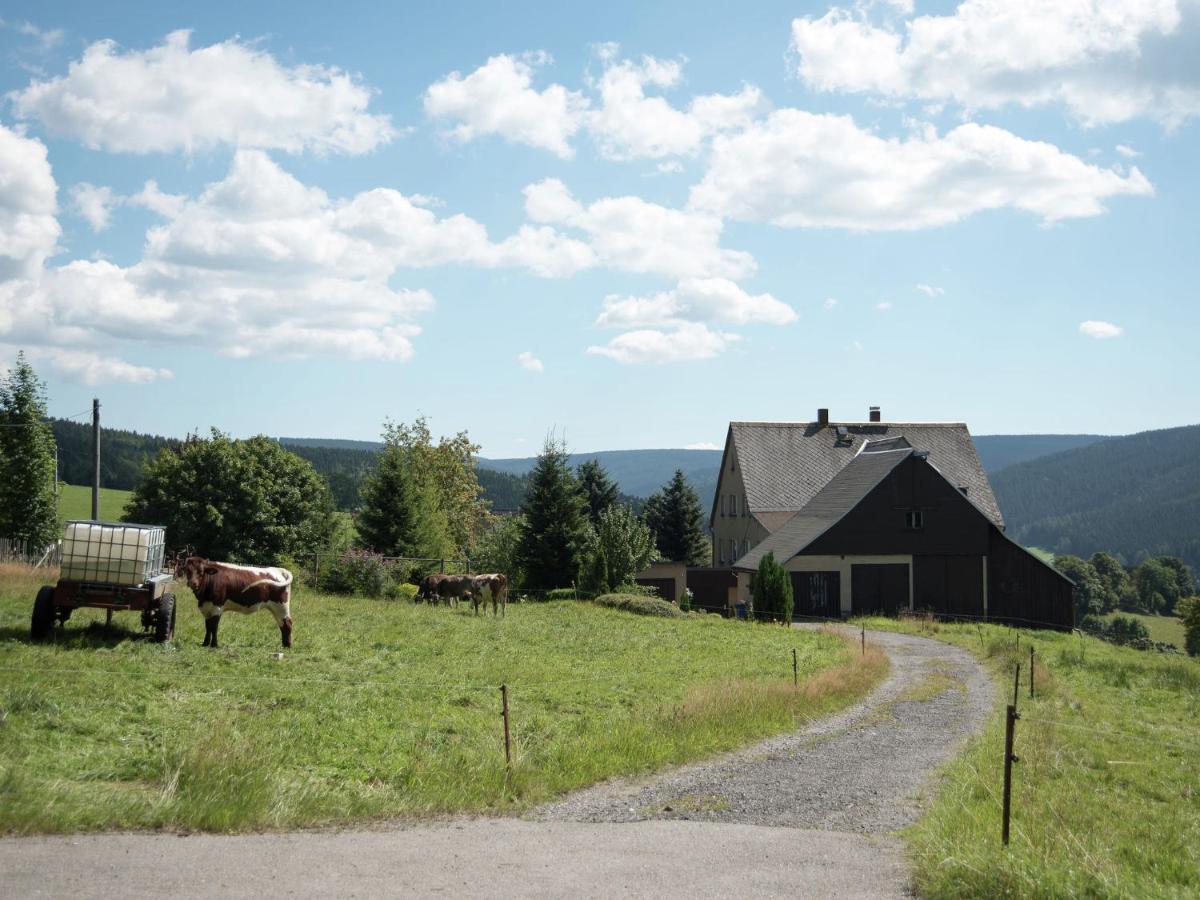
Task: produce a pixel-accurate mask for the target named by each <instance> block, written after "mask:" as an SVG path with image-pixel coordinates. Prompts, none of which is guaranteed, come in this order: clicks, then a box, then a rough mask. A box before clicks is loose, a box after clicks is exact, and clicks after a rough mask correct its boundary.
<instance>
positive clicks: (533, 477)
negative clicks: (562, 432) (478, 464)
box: [519, 437, 588, 589]
mask: <svg viewBox="0 0 1200 900" xmlns="http://www.w3.org/2000/svg"><path fill="white" fill-rule="evenodd" d="M585 505H586V504H585V500H584V496H583V492H582V491H581V490H580V488H579V482H577V481H576V480H575V478H574V476H573V475H572V474H571V468H570V466H569V465H568V463H567V450H566V447H565V446H564V445H563V444H562V443H561V442H559V441H556V440H554V438H553V437H548V438H546V443H545V445H544V446H543V447H542V452H541V454H540V455H539V456H538V459H537V463H536V464H535V465H534V467H533V472H532V473H530V478H529V490H528V491H527V492H526V494H525V500H524V501H523V502H522V504H521V514H522V516H524V519H525V522H524V526H523V528H522V531H521V543H520V550H519V556H520V560H521V569H522V570H523V572H524V573H525V584H526V586H527V587H530V588H534V589H537V588H556V587H567V586H568V585H570V584H571V583H572V582H575V581H578V580H579V575H580V570H581V568H582V566H583V563H584V561H585V555H586V550H587V541H588V527H587V518H586V513H585V511H584V510H585Z"/></svg>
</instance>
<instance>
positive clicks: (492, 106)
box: [425, 53, 588, 159]
mask: <svg viewBox="0 0 1200 900" xmlns="http://www.w3.org/2000/svg"><path fill="white" fill-rule="evenodd" d="M549 61H550V58H549V56H547V55H546V54H544V53H531V54H525V55H524V56H520V57H518V56H510V55H508V54H500V55H499V56H493V57H492V58H491V59H489V60H488V61H487V62H486V63H485V64H484V65H482V66H480V67H479V68H478V69H476V70H475V71H474V72H472V73H470V74H469V75H465V76H464V75H461V74H460V73H458V72H451V73H450V74H449V75H447V76H446V77H445V78H444V79H442V80H441V81H438V82H435V83H434V84H431V85H430V86H429V88H428V90H426V92H425V112H426V114H427V115H429V116H430V117H431V118H434V119H450V120H456V121H457V122H458V124H457V125H456V126H455V127H454V128H452V129H451V130H450V131H449V134H450V135H451V136H452V137H454V138H456V139H458V140H461V141H470V140H473V139H475V138H477V137H481V136H483V135H489V134H494V135H499V136H500V137H502V138H504V139H505V140H508V141H512V142H513V143H518V144H527V145H528V146H530V147H539V148H541V149H543V150H549V151H550V152H551V153H554V154H555V155H556V156H559V157H562V158H563V159H566V158H569V157H570V156H572V155H573V154H574V150H573V149H572V147H571V144H570V141H571V138H572V137H573V136H574V134H575V132H576V131H578V130H579V128H580V126H581V125H582V124H583V113H584V110H586V109H587V107H588V100H587V98H586V97H584V96H583V95H582V94H580V93H578V92H575V91H569V90H567V89H566V88H565V87H563V86H562V85H560V84H552V85H550V86H549V87H547V88H546V89H544V90H542V91H538V90H536V89H535V88H534V87H533V73H534V68H535V67H537V66H540V65H544V64H546V63H547V62H549Z"/></svg>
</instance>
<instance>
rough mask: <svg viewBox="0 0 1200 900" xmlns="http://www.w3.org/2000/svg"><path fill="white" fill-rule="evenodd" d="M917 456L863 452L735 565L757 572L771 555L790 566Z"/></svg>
mask: <svg viewBox="0 0 1200 900" xmlns="http://www.w3.org/2000/svg"><path fill="white" fill-rule="evenodd" d="M914 452H916V451H914V450H913V449H912V448H897V449H895V450H879V451H877V452H863V453H860V454H858V456H856V457H855V458H854V459H853V460H851V461H850V462H849V463H847V464H846V465H845V466H843V467H842V470H841V471H840V472H838V473H837V474H836V475H834V476H833V478H831V479H830V481H829V483H828V484H826V485H825V487H823V488H822V489H821V490H819V491H818V492H817V494H816V496H814V497H813V498H812V500H810V501H809V502H808V505H807V506H805V507H804V509H802V510H800V512H798V513H795V514H793V515H792V517H791V518H790V519H788V520H787V522H786V523H785V524H784V525H783V526H782V527H780V528H779V529H778V530H776V531H774V532H772V533H771V534H770V535H768V536H767V537H766V538H765V539H764V540H762V541H760V542H759V543H758V544H757V545H755V546H754V547H753V548H751V550H750V552H749V553H747V554H746V555H745V556H743V557H742V558H741V559H739V560H738V561H737V562H736V563H734V568H736V569H757V568H758V564H759V562H760V561H761V560H762V558H763V557H764V556H766V555H767V554H768V553H771V552H774V554H775V560H776V562H779V563H784V562H787V561H788V560H789V559H791V558H792V557H793V556H795V555H796V554H797V553H799V552H800V551H801V550H803V549H804V548H805V547H807V546H808V545H809V544H811V543H812V542H813V541H815V540H816V539H817V538H818V537H820V536H821V535H822V534H824V533H825V532H826V531H828V530H829V529H830V528H831V527H833V525H834V524H836V523H837V522H838V521H839V520H840V519H841V518H842V516H844V515H846V513H848V512H850V510H852V509H854V507H855V506H857V505H858V503H859V501H861V500H862V499H863V498H864V497H866V496H867V494H869V493H871V491H873V490H874V489H875V487H876V486H877V485H878V484H879V483H880V482H881V481H883V479H885V478H886V477H887V476H888V474H889V473H890V472H891V471H892V469H894V468H896V466H898V465H900V463H902V462H904V460H906V459H908V458H909V457H910V456H912V455H913V453H914Z"/></svg>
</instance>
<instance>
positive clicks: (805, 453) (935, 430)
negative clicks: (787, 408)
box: [729, 422, 1004, 528]
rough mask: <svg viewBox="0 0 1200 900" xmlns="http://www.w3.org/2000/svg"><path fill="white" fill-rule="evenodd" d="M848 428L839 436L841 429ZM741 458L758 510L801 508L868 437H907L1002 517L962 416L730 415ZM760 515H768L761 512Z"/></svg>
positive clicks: (752, 507) (996, 518)
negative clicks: (745, 418) (816, 418)
mask: <svg viewBox="0 0 1200 900" xmlns="http://www.w3.org/2000/svg"><path fill="white" fill-rule="evenodd" d="M839 427H840V428H843V429H845V437H844V438H840V437H839V435H838V429H839ZM729 431H730V434H731V436H732V439H733V444H734V446H735V447H736V449H737V459H738V465H740V466H741V468H742V480H743V481H744V482H745V485H746V502H747V503H748V505H749V511H750V513H751V514H752V515H757V514H760V513H765V512H785V511H790V512H799V511H800V510H801V509H804V507H805V505H806V504H807V503H808V502H809V501H810V500H812V499H813V498H814V497H815V496H816V495H817V493H818V492H819V491H820V490H821V489H822V488H823V487H825V485H826V484H828V483H829V481H830V479H832V478H833V477H834V476H835V475H837V474H838V472H840V471H841V470H842V469H843V468H844V467H845V466H846V465H847V464H848V463H849V462H850V461H851V460H852V459H854V458H855V457H856V456H857V455H858V452H859V448H860V447H862V445H863V444H864V443H865V442H867V441H882V440H890V439H894V438H900V437H902V438H904V439H905V440H906V441H907V442H908V444H909V445H910V446H912V447H915V448H918V449H920V450H927V451H929V460H930V462H932V463H934V464H935V465H936V466H937V467H938V469H939V470H940V471H941V472H942V473H943V474H944V475H945V476H946V480H947V481H949V482H950V483H951V484H953V485H954V486H955V487H957V488H964V487H965V488H967V496H968V497H970V499H971V500H972V502H974V503H975V504H976V505H977V506H978V507H979V508H980V509H981V510H983V513H984V514H985V515H986V516H987V517H988V518H989V519H990V520H991V521H992V522H994V523H995V524H996V525H998V526H999V527H1001V528H1003V527H1004V517H1003V516H1002V515H1001V514H1000V507H999V506H998V505H997V503H996V497H995V495H994V494H993V493H992V486H991V484H990V483H989V482H988V478H987V475H986V474H984V471H983V465H982V464H981V463H980V461H979V454H978V452H976V450H975V442H974V441H972V440H971V433H970V431H968V430H967V426H966V425H964V424H962V423H944V424H943V423H903V422H831V423H830V424H829V425H824V426H823V425H818V424H817V423H816V422H731V423H729ZM760 521H762V520H761V519H760Z"/></svg>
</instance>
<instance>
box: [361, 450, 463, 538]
mask: <svg viewBox="0 0 1200 900" xmlns="http://www.w3.org/2000/svg"><path fill="white" fill-rule="evenodd" d="M412 468H413V467H412V457H411V452H410V451H409V450H407V449H406V448H405V447H403V446H402V445H401V444H400V443H398V442H396V441H388V442H387V443H386V444H385V446H384V449H383V451H382V452H381V453H380V454H379V462H378V464H377V465H376V467H375V470H374V471H373V472H371V474H370V475H368V476H367V478H366V480H365V481H364V482H363V487H362V510H361V511H360V512H359V515H358V523H357V527H358V537H359V542H360V543H361V544H362V545H363V546H364V547H369V548H370V549H372V550H374V551H376V552H377V553H382V554H383V555H384V556H410V557H421V558H428V559H436V558H439V557H445V556H452V555H453V554H454V545H453V540H452V539H451V537H450V533H449V527H448V525H447V523H446V520H445V515H444V514H443V513H442V512H441V510H440V509H439V508H438V498H437V495H436V488H435V486H434V485H433V484H432V483H431V482H429V481H425V482H422V481H419V480H418V479H417V478H416V476H415V474H414V473H413V470H412Z"/></svg>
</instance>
